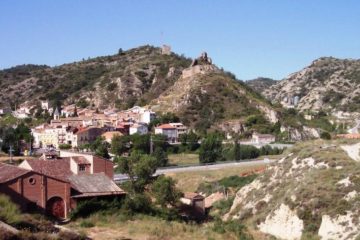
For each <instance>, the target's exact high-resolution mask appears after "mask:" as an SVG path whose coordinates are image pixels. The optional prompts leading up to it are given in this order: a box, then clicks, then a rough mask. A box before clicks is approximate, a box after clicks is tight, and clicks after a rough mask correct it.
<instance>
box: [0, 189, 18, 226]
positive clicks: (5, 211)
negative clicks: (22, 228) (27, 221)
mask: <svg viewBox="0 0 360 240" xmlns="http://www.w3.org/2000/svg"><path fill="white" fill-rule="evenodd" d="M21 219H22V216H21V213H20V210H19V207H18V206H17V205H16V204H14V203H12V202H11V200H10V198H9V197H7V196H5V195H0V220H1V221H3V222H6V223H8V224H14V223H17V222H19V221H20V220H21Z"/></svg>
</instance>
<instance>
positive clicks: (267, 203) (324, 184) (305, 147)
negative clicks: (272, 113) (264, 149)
mask: <svg viewBox="0 0 360 240" xmlns="http://www.w3.org/2000/svg"><path fill="white" fill-rule="evenodd" d="M342 147H343V146H342V144H341V142H337V141H332V142H331V143H329V142H325V141H323V140H315V141H309V142H305V143H300V144H297V145H295V146H294V147H293V148H292V149H289V150H288V151H291V152H290V153H288V154H287V155H286V156H285V157H284V158H282V159H280V160H278V161H277V162H276V163H274V164H272V165H271V166H269V167H268V168H267V170H266V171H265V172H264V174H263V175H261V176H259V177H258V178H257V179H255V180H254V181H253V182H252V183H251V184H249V185H246V186H244V187H243V188H241V189H240V190H239V191H238V192H237V194H236V196H235V199H234V202H233V205H232V207H231V209H230V211H229V213H227V214H226V215H225V216H224V219H225V220H227V219H241V220H243V221H246V222H250V223H251V222H252V224H253V225H255V226H257V229H258V230H259V231H261V232H263V233H266V234H269V235H273V236H275V237H276V238H280V239H301V238H302V237H303V235H304V234H307V235H306V236H308V234H312V235H314V234H315V235H316V233H317V234H318V235H319V236H320V237H321V239H329V240H330V239H355V238H356V237H357V235H359V233H360V224H359V222H360V219H359V216H360V205H359V204H358V196H359V189H360V165H359V164H358V162H356V161H354V160H353V159H352V158H351V157H349V155H348V154H347V152H346V150H344V149H343V148H342ZM344 213H346V214H344ZM309 229H311V230H309Z"/></svg>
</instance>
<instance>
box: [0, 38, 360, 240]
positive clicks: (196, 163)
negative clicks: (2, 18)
mask: <svg viewBox="0 0 360 240" xmlns="http://www.w3.org/2000/svg"><path fill="white" fill-rule="evenodd" d="M159 50H160V51H159ZM134 52H136V53H137V54H139V56H140V57H139V58H147V57H149V56H151V57H154V56H155V57H160V58H163V57H165V59H166V61H168V63H167V64H170V65H171V64H172V61H179V60H178V58H181V57H179V56H177V55H175V54H174V53H172V52H171V47H170V46H167V45H165V46H163V47H162V48H160V49H159V48H153V47H149V46H145V47H141V48H139V49H135V50H129V51H125V52H123V51H122V52H121V53H119V54H118V56H115V57H113V58H115V59H117V58H123V57H126V56H127V55H130V54H131V56H135V55H132V54H134ZM144 52H145V54H144ZM143 55H144V56H143ZM136 56H137V55H136ZM168 57H171V60H169V59H167V58H168ZM174 59H177V60H174ZM112 60H113V59H112ZM112 60H111V61H112ZM93 61H95V60H89V62H93ZM116 61H118V60H116ZM188 62H189V61H188V59H187V60H186V63H188ZM86 64H87V63H86ZM116 64H119V63H118V62H117V63H116ZM182 64H183V63H181V66H180V67H179V66H177V67H178V69H177V68H176V67H175V66H172V67H169V68H168V69H167V72H166V74H165V75H166V76H167V77H165V78H164V79H167V80H164V79H162V80H160V79H158V78H157V76H156V75H155V76H154V79H152V80H151V81H152V83H151V84H161V83H159V81H164V82H166V81H170V80H169V79H170V78H168V77H169V76H170V75H171V79H175V80H174V82H173V83H172V84H170V85H169V86H167V87H165V88H164V89H163V90H162V91H161V92H157V94H158V96H152V97H149V95H146V94H150V92H151V91H155V92H156V91H157V90H154V89H152V90H151V87H150V88H149V89H150V90H149V92H147V93H145V92H142V93H141V94H142V95H141V96H140V95H139V96H138V97H139V98H140V97H144V98H145V97H148V99H147V102H146V103H147V104H144V103H145V102H142V104H139V105H141V106H139V105H137V103H139V102H137V101H132V102H131V104H128V103H127V104H126V107H125V106H124V105H121V106H120V105H119V104H113V102H109V104H108V105H107V104H104V102H101V103H100V102H99V101H98V100H95V101H93V102H91V98H90V97H88V96H89V94H90V92H86V91H87V90H86V91H84V92H81V91H82V90H81V91H80V92H81V93H76V94H79V95H81V97H80V98H79V99H78V100H74V99H72V97H73V96H71V97H69V98H68V99H62V100H63V101H62V102H61V103H60V102H59V101H54V99H44V98H41V99H32V100H31V101H25V102H22V103H19V104H18V105H14V106H5V107H2V108H1V109H0V124H3V125H1V126H2V129H1V131H0V134H1V135H0V140H1V141H0V143H1V148H2V151H3V153H2V154H1V158H2V159H4V161H3V162H2V163H0V210H2V208H5V206H6V205H5V203H6V204H7V203H8V202H11V203H12V204H16V205H14V206H13V205H11V206H10V207H9V209H16V210H9V211H13V212H11V213H10V214H13V215H16V216H17V215H19V214H20V212H24V213H27V214H28V213H30V215H26V216H27V218H29V219H30V220H29V219H28V220H16V221H15V220H14V221H12V220H11V218H9V216H5V215H4V216H3V215H2V214H1V213H0V229H1V230H3V229H6V234H7V235H6V236H8V237H6V238H4V239H13V237H15V236H18V237H20V239H27V238H25V237H24V236H25V235H26V234H30V235H31V234H32V236H33V237H35V238H36V237H40V235H41V234H48V233H49V232H51V233H52V234H56V236H57V237H55V238H51V237H49V236H46V237H47V238H45V239H87V237H86V236H84V235H87V236H89V234H90V235H91V234H94V235H95V236H96V237H95V239H100V238H101V237H100V238H99V236H98V235H96V233H94V232H93V229H96V228H97V227H98V226H96V225H97V224H99V225H107V224H110V227H108V228H110V229H111V228H115V227H114V225H117V224H119V222H121V221H114V220H113V219H112V218H119V219H124V221H125V223H128V222H132V221H145V220H144V219H142V217H141V216H142V215H145V216H149V217H150V216H151V217H152V218H153V219H152V220H151V221H153V222H157V221H160V222H161V221H164V220H165V221H170V222H172V221H177V222H178V223H179V224H180V226H181V227H182V228H184V229H187V228H189V225H188V223H189V222H193V223H196V224H198V226H199V227H200V228H201V229H203V230H204V232H207V234H208V235H210V236H211V237H213V238H214V239H224V238H228V239H254V238H253V236H257V237H258V238H259V239H271V237H277V238H279V239H308V238H309V239H312V238H314V239H317V238H316V236H321V239H329V240H330V239H355V237H356V232H357V231H358V230H359V229H358V227H357V226H356V224H353V222H354V221H355V222H356V221H358V220H357V217H358V212H357V211H358V209H355V208H352V207H351V205H349V204H350V203H351V204H355V205H356V204H358V202H357V201H355V200H354V199H357V198H356V196H357V193H358V181H357V180H358V179H357V176H358V174H359V173H358V172H357V170H358V169H357V165H356V164H355V163H354V162H356V161H359V146H358V143H357V141H358V140H357V139H359V138H360V134H359V128H360V125H359V121H358V120H357V119H358V118H357V112H346V111H345V112H342V111H340V112H336V114H335V112H325V111H321V110H319V109H311V111H306V112H302V108H300V110H299V111H298V106H299V104H302V103H301V102H302V101H303V100H302V99H300V97H299V95H296V94H295V93H294V94H295V95H294V94H293V93H291V94H290V93H289V94H288V95H281V97H278V96H277V97H276V98H271V99H269V100H266V99H265V97H263V96H262V95H261V93H259V92H256V91H255V90H254V89H263V91H265V94H264V95H265V96H266V97H268V98H269V96H270V95H269V94H268V93H267V92H268V91H270V90H271V91H273V90H272V89H275V88H277V87H278V86H277V85H279V86H280V85H283V84H284V83H283V82H279V83H271V84H270V85H268V83H264V81H267V80H266V79H265V80H264V79H258V80H256V81H257V82H258V83H259V84H261V86H260V87H259V88H257V87H256V86H255V87H254V86H253V87H254V89H252V88H251V87H248V86H247V85H245V84H244V83H242V81H240V80H237V79H236V78H234V76H232V75H231V73H227V72H225V71H223V70H221V69H219V68H218V67H217V66H216V65H214V64H213V61H212V59H211V58H210V57H209V56H208V55H207V53H206V52H203V53H202V54H201V55H200V56H199V57H198V58H196V59H194V60H192V62H191V63H190V64H189V66H187V67H186V66H185V65H182ZM153 70H154V69H153ZM36 71H37V70H36ZM132 71H133V70H132ZM154 71H155V72H156V71H157V70H154ZM175 73H176V76H173V75H174V74H175ZM29 74H30V75H31V73H29ZM135 78H136V80H138V78H137V77H135ZM100 79H101V78H100ZM24 81H26V80H24ZM109 81H111V80H109ZM119 81H120V82H121V81H122V80H121V78H120V80H119ZM154 81H155V82H154ZM156 81H157V83H156ZM283 81H290V80H283ZM109 84H111V83H109ZM254 84H257V83H254ZM264 84H265V87H264ZM95 85H96V83H95ZM249 85H250V86H251V84H249ZM98 87H99V86H97V88H98ZM148 87H149V86H148ZM264 89H265V90H264ZM269 89H270V90H269ZM112 91H113V90H111V91H110V92H112ZM122 91H123V89H122V90H121V91H120V93H122ZM257 91H259V90H257ZM153 93H154V92H152V94H153ZM106 94H107V95H109V92H107V93H106ZM78 97H79V96H78ZM57 100H59V99H57ZM123 100H124V101H125V100H126V99H125V98H124V99H123ZM127 100H129V99H127ZM270 100H271V101H270ZM109 101H113V100H110V99H109ZM144 101H145V100H144ZM276 101H277V102H276ZM59 103H60V104H59ZM84 103H86V104H84ZM279 105H280V106H279ZM309 154H312V155H311V156H310V155H309ZM330 156H332V157H331V158H330ZM312 157H313V158H312ZM192 158H194V160H192ZM351 159H353V160H351ZM352 161H354V162H352ZM289 164H290V165H291V166H290V165H289ZM284 169H286V170H284ZM344 169H347V171H345V170H344ZM305 170H308V171H310V172H309V173H307V172H306V171H305ZM321 171H324V174H326V176H327V177H329V178H330V179H332V180H331V181H333V180H334V179H335V178H336V181H337V183H334V184H335V185H336V184H337V185H339V184H343V185H344V186H345V187H346V191H345V190H344V191H342V192H341V194H340V193H338V192H336V191H337V190H336V189H335V188H333V186H335V185H332V187H331V186H327V185H326V189H325V185H324V186H322V184H321V183H320V184H318V185H316V184H315V185H314V187H315V186H316V187H317V190H316V191H324V192H326V193H324V194H328V195H329V196H330V195H331V196H332V198H333V199H331V198H326V199H325V200H326V201H328V202H322V200H321V199H319V196H318V195H317V194H316V193H315V192H316V191H315V192H312V191H310V190H309V191H308V189H307V188H306V185H304V186H303V185H298V186H297V187H293V186H295V185H297V184H296V183H295V182H293V181H296V179H298V180H300V179H303V181H304V182H305V183H308V184H309V185H308V186H310V185H311V184H314V182H311V179H310V177H309V179H308V178H305V177H307V175H311V174H314V176H318V177H319V178H320V179H321V176H320V175H318V174H320V173H322V172H321ZM325 171H326V172H325ZM187 172H189V173H188V174H189V175H186V174H187ZM215 172H216V174H219V176H221V177H213V176H212V174H214V173H215ZM228 172H231V175H229V174H228ZM204 173H205V175H203V174H204ZM280 176H288V177H289V180H281V179H280V178H281V177H280ZM311 176H312V175H311ZM340 178H342V180H341V179H340ZM175 179H176V180H175ZM196 179H200V180H199V182H196ZM334 181H335V180H334ZM279 186H281V187H279ZM262 189H266V191H263V190H262ZM339 194H340V195H339ZM307 196H308V197H309V199H307V201H305V200H303V198H304V199H305V198H306V197H307ZM326 196H327V195H326ZM325 200H324V201H325ZM313 201H314V202H313ZM329 201H333V202H334V203H335V205H337V206H339V207H337V208H336V211H333V210H331V207H330V206H331V203H329ZM2 202H3V203H2ZM2 204H3V205H2ZM355 205H354V206H355ZM313 206H314V209H315V210H314V211H312V209H311V207H313ZM350 211H354V214H350ZM32 213H41V214H42V215H41V216H45V219H43V217H40V219H38V216H34V215H32ZM18 218H19V219H22V218H21V217H18ZM99 218H101V219H99ZM104 219H106V220H104ZM111 219H112V220H111ZM311 219H313V220H314V222H309V221H310V220H311ZM21 221H29V222H38V221H40V223H41V224H40V223H38V225H39V224H40V227H36V226H35V225H36V224H34V225H31V229H32V230H27V229H26V228H23V227H21V224H24V223H23V222H21ZM20 223H21V224H20ZM57 223H62V224H65V225H64V226H62V225H58V224H57ZM125 223H124V224H125ZM26 224H30V223H26ZM159 224H160V223H159ZM208 224H210V225H208ZM343 224H345V225H346V224H348V225H349V229H350V230H347V229H345V228H344V227H342V225H343ZM43 225H46V227H43ZM150 225H151V224H150ZM166 225H168V224H166ZM19 226H20V227H19ZM209 226H211V228H209ZM117 227H118V228H121V227H123V225H120V226H119V225H117ZM167 227H169V226H167ZM17 228H18V229H17ZM43 228H45V230H44V229H43ZM108 228H106V229H107V231H111V230H110V229H108ZM162 228H164V229H166V227H165V226H162ZM190 228H191V227H190ZM19 229H20V230H19ZM49 229H50V230H49ZM79 229H80V230H79ZM84 230H86V231H85V232H86V233H82V232H81V231H84ZM172 230H173V229H172ZM172 230H169V231H172ZM79 231H80V232H79ZM94 231H95V230H94ZM151 231H156V230H151ZM191 231H194V230H189V232H191ZM153 234H154V233H153V232H152V233H151V234H150V235H153ZM224 234H225V235H224ZM121 235H123V236H128V234H127V233H121ZM130 235H131V234H130ZM100 236H101V234H100ZM270 236H271V237H270ZM304 236H305V238H304ZM191 237H193V236H191ZM204 237H205V236H204V235H200V236H197V237H196V238H199V239H203V238H204ZM307 237H308V238H307ZM180 238H181V236H180ZM182 238H184V239H186V238H189V236H188V235H184V236H182ZM0 239H1V238H0ZM110 239H112V238H110ZM134 239H138V238H134ZM139 239H141V238H139ZM156 239H163V238H162V237H161V236H160V237H159V238H156ZM169 239H171V238H169ZM255 239H256V238H255Z"/></svg>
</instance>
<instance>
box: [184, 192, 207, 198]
mask: <svg viewBox="0 0 360 240" xmlns="http://www.w3.org/2000/svg"><path fill="white" fill-rule="evenodd" d="M184 198H187V199H204V196H202V195H200V194H198V193H195V192H185V193H184Z"/></svg>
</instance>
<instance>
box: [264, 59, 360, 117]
mask: <svg viewBox="0 0 360 240" xmlns="http://www.w3.org/2000/svg"><path fill="white" fill-rule="evenodd" d="M262 93H263V94H264V95H265V96H266V97H267V98H268V99H269V100H270V101H272V102H281V103H282V105H283V106H289V105H293V106H294V107H295V108H296V109H298V110H300V111H302V112H304V111H319V110H324V111H329V112H336V111H344V112H358V111H360V60H356V59H337V58H333V57H323V58H319V59H317V60H315V61H313V62H312V63H311V64H310V65H309V66H307V67H305V68H304V69H302V70H301V71H298V72H295V73H293V74H291V75H289V76H288V77H286V78H285V79H284V80H282V81H280V82H278V83H277V84H275V85H272V86H271V87H270V88H269V89H267V90H264V91H263V92H262Z"/></svg>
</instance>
